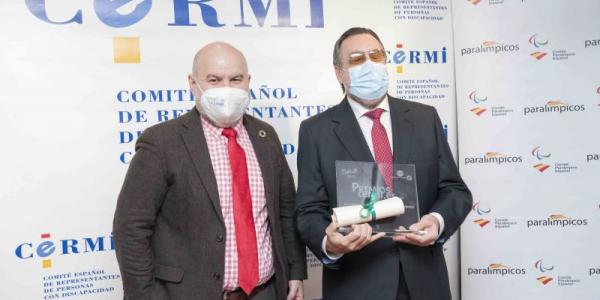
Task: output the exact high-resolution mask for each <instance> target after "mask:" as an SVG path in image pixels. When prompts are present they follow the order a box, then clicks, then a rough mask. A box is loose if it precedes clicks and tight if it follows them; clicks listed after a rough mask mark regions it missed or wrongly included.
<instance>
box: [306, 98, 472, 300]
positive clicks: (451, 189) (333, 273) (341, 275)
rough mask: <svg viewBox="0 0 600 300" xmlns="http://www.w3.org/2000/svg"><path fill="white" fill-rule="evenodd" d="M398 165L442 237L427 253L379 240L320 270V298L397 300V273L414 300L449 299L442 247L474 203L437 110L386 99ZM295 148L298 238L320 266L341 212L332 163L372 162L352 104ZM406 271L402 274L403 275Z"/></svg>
mask: <svg viewBox="0 0 600 300" xmlns="http://www.w3.org/2000/svg"><path fill="white" fill-rule="evenodd" d="M388 100H389V105H390V114H391V119H392V134H393V148H394V149H393V153H394V163H401V164H408V163H410V164H415V166H416V173H417V184H418V187H417V189H418V197H419V203H420V204H419V208H420V213H421V215H425V214H427V213H429V212H433V211H434V212H438V213H440V214H441V215H442V217H443V218H444V221H445V229H444V233H443V234H442V236H441V237H440V239H439V243H436V244H435V245H433V246H430V247H416V246H411V245H407V244H402V243H395V242H394V241H392V240H391V239H381V240H378V241H376V242H374V243H372V244H370V245H368V246H367V247H365V248H363V249H361V250H359V251H357V252H353V253H348V254H345V255H344V256H343V257H342V258H341V259H340V260H338V261H337V262H336V263H335V264H332V265H326V266H325V268H324V269H323V298H324V299H326V300H330V299H378V300H386V299H390V300H391V299H396V291H397V288H398V282H399V274H400V270H403V274H404V277H405V280H406V283H407V285H408V288H409V291H410V295H411V297H412V299H413V300H425V299H427V300H443V299H450V297H451V296H450V288H449V283H448V272H447V270H446V264H445V260H444V255H443V250H442V244H443V241H445V240H446V239H447V238H448V237H450V236H451V235H452V234H453V233H454V232H455V231H456V230H457V229H458V227H459V226H460V224H461V223H462V221H463V220H464V219H465V217H466V216H467V214H468V212H469V210H470V208H471V203H472V198H471V194H470V192H469V190H468V189H467V187H466V185H465V184H464V182H463V181H462V179H461V177H460V175H459V173H458V169H457V167H456V164H455V163H454V160H453V158H452V153H451V152H450V148H449V147H448V143H447V141H446V138H445V136H444V133H443V129H442V124H441V122H440V119H439V117H438V115H437V113H436V111H435V109H434V108H433V107H430V106H427V105H423V104H418V103H413V102H409V101H405V100H400V99H395V98H392V97H389V96H388ZM299 139H300V140H299V147H298V195H297V200H296V222H297V226H298V230H299V233H300V236H301V238H302V240H303V241H304V243H305V244H307V245H308V247H309V248H310V250H311V251H312V252H313V253H314V254H315V255H316V256H317V257H318V258H320V259H321V260H322V259H323V257H324V254H323V253H322V251H321V243H322V240H323V237H324V235H325V228H326V227H327V225H329V223H330V222H331V212H332V208H333V207H337V198H336V180H335V161H336V160H350V161H369V162H372V161H374V159H373V156H372V155H371V152H370V151H369V148H368V145H367V142H366V140H365V138H364V136H363V134H362V132H361V130H360V126H359V125H358V121H357V120H356V117H355V116H354V113H353V112H352V109H351V107H350V104H349V103H348V100H347V99H344V100H343V101H342V102H341V103H340V104H338V105H336V106H334V107H332V108H330V109H329V110H327V111H325V112H324V113H322V114H320V115H317V116H314V117H312V118H310V119H307V120H305V121H303V122H302V124H301V125H300V138H299ZM400 264H402V268H400Z"/></svg>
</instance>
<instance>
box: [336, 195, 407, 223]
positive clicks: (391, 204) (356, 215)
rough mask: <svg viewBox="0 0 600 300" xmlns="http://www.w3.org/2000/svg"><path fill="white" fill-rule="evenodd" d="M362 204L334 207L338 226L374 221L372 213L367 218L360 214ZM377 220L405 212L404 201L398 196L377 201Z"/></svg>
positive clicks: (375, 205) (374, 207)
mask: <svg viewBox="0 0 600 300" xmlns="http://www.w3.org/2000/svg"><path fill="white" fill-rule="evenodd" d="M362 209H363V207H362V205H349V206H341V207H336V208H334V209H333V216H334V217H335V219H336V220H337V223H338V226H348V225H352V224H360V223H366V222H370V221H373V218H372V216H371V215H369V216H368V217H366V218H362V217H361V216H360V211H361V210H362ZM373 210H374V211H375V217H376V219H375V220H379V219H385V218H389V217H395V216H399V215H401V214H403V213H404V202H403V201H402V199H400V198H398V197H392V198H388V199H385V200H380V201H377V202H375V204H374V205H373Z"/></svg>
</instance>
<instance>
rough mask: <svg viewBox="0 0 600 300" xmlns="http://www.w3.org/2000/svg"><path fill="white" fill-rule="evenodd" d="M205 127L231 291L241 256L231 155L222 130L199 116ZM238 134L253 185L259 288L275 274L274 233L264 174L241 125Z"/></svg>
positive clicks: (225, 280) (225, 284) (227, 285)
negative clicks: (224, 232)
mask: <svg viewBox="0 0 600 300" xmlns="http://www.w3.org/2000/svg"><path fill="white" fill-rule="evenodd" d="M200 119H201V120H202V127H203V128H204V137H205V138H206V144H207V145H208V152H209V153H210V158H211V162H212V167H213V170H214V172H215V178H216V180H217V186H218V190H219V200H220V204H221V212H222V213H223V220H224V221H225V230H226V236H227V238H226V240H225V272H224V276H223V290H224V291H231V290H234V289H236V288H237V287H238V286H239V283H238V263H239V262H238V254H237V244H236V239H235V224H234V221H233V192H232V190H231V182H232V178H231V167H230V164H229V152H228V150H227V149H228V148H227V137H225V136H223V135H221V132H223V128H219V127H216V126H214V125H213V124H211V123H210V122H209V121H207V120H206V119H204V118H202V117H200ZM233 128H234V129H235V130H236V131H237V142H238V144H240V146H241V147H242V148H243V149H244V152H245V153H246V164H247V165H248V179H249V184H250V195H251V198H252V214H253V216H254V227H255V230H256V239H257V241H256V244H257V246H258V277H259V281H258V283H257V285H261V284H263V283H266V282H267V281H268V280H269V279H270V278H271V276H272V275H273V273H274V270H273V248H272V247H271V246H272V240H271V231H270V229H269V220H268V217H269V216H268V212H267V199H266V197H265V186H264V183H263V177H262V173H261V171H260V166H259V164H258V160H257V159H256V154H255V153H254V148H253V147H252V142H251V141H250V137H249V136H248V132H247V131H246V128H244V125H243V124H242V122H241V121H240V122H238V123H237V124H236V125H235V126H234V127H233Z"/></svg>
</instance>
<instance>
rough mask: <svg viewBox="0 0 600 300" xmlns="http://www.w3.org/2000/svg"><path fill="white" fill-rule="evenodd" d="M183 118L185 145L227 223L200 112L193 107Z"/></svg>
mask: <svg viewBox="0 0 600 300" xmlns="http://www.w3.org/2000/svg"><path fill="white" fill-rule="evenodd" d="M181 118H184V120H183V126H184V127H186V128H187V130H185V131H183V132H182V133H181V136H182V138H183V142H184V144H185V147H186V149H187V151H188V154H189V155H190V158H191V160H192V162H193V164H194V167H195V169H196V172H197V173H198V177H200V179H201V181H202V185H203V186H204V188H205V189H206V192H207V193H208V197H209V198H210V200H211V202H212V204H213V206H214V209H215V213H216V214H217V216H218V217H219V220H221V222H223V224H225V222H224V221H223V213H222V211H221V204H220V203H221V202H220V200H219V190H218V187H217V180H216V179H215V176H214V175H213V174H214V170H213V167H212V162H211V160H210V153H209V152H208V146H207V144H206V139H205V138H204V130H203V129H202V123H201V121H200V114H199V113H198V111H197V110H196V109H192V111H190V112H188V113H187V114H185V115H183V116H181Z"/></svg>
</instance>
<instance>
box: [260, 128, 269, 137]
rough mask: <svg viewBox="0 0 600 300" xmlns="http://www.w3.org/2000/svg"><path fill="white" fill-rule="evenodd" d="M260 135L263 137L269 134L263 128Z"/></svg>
mask: <svg viewBox="0 0 600 300" xmlns="http://www.w3.org/2000/svg"><path fill="white" fill-rule="evenodd" d="M258 136H260V137H261V138H264V137H266V136H267V132H266V131H264V130H262V129H261V130H259V131H258Z"/></svg>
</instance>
